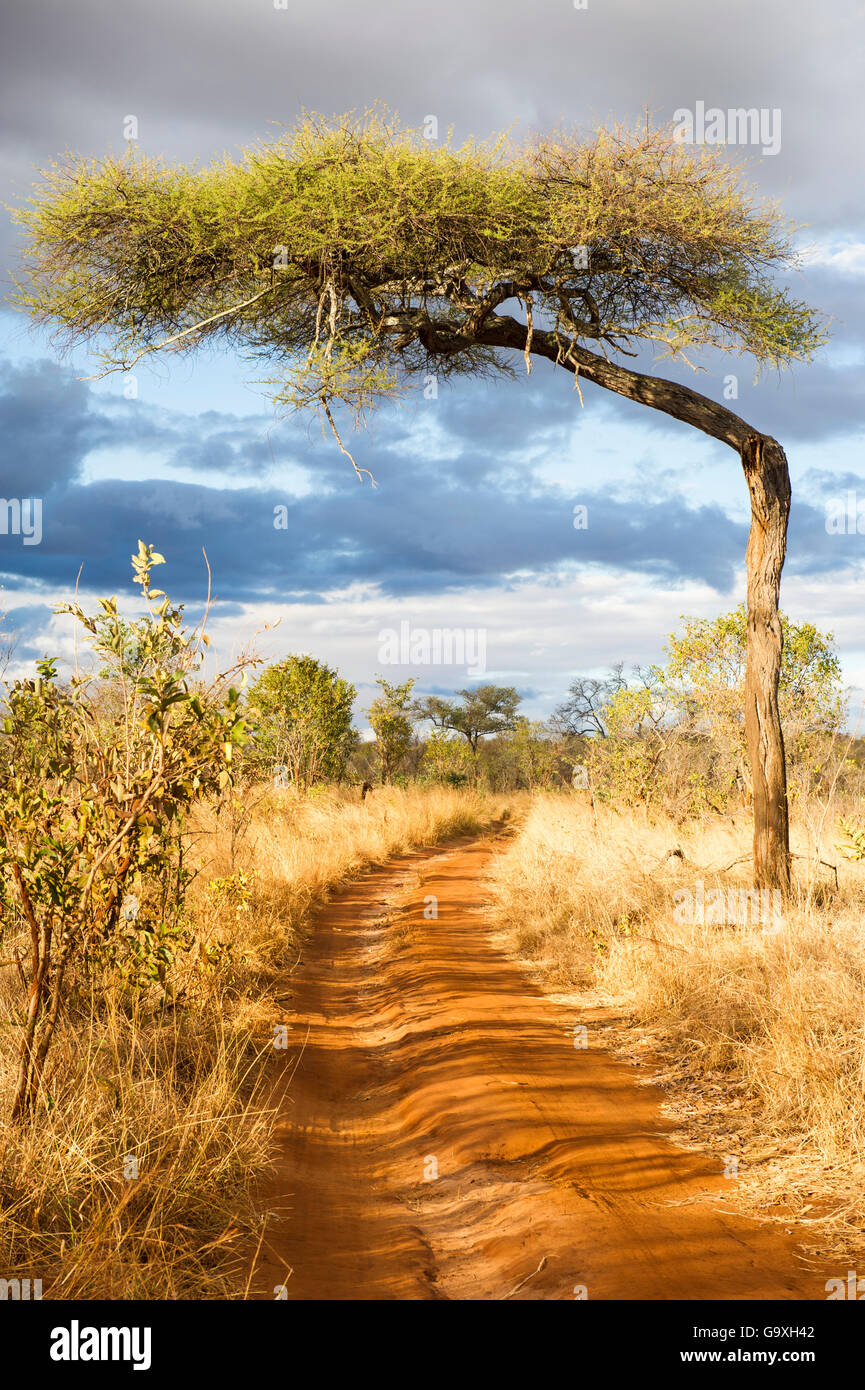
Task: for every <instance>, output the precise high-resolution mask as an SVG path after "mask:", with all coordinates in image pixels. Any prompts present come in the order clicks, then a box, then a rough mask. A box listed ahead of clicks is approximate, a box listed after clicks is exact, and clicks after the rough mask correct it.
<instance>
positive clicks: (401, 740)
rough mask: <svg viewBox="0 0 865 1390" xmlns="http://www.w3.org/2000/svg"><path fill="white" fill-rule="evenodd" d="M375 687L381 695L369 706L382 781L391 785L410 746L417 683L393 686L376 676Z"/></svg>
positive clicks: (408, 682)
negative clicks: (379, 687)
mask: <svg viewBox="0 0 865 1390" xmlns="http://www.w3.org/2000/svg"><path fill="white" fill-rule="evenodd" d="M376 684H377V685H379V686H381V695H378V696H376V698H375V699H374V700H373V702H372V704H371V705H370V707H369V722H370V724H371V725H372V729H373V732H374V734H375V737H376V744H377V748H378V756H379V766H380V768H381V779H382V781H383V782H392V781H393V779H394V776H395V774H396V773H397V771H398V770H399V766H400V764H401V763H402V762H403V760H404V758H405V757H406V755H407V753H408V751H409V748H410V747H411V741H412V735H413V732H414V725H413V722H412V703H411V692H412V689H413V688H414V684H415V682H414V680H413V679H412V680H407V681H403V683H402V685H392V684H390V682H388V681H386V680H385V679H384V677H383V676H377V677H376Z"/></svg>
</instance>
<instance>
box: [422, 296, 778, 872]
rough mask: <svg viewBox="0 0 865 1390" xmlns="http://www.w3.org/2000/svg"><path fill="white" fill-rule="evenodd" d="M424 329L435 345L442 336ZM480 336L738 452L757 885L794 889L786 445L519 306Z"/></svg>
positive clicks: (489, 319)
mask: <svg viewBox="0 0 865 1390" xmlns="http://www.w3.org/2000/svg"><path fill="white" fill-rule="evenodd" d="M421 338H422V340H423V341H424V342H425V345H428V346H429V347H430V348H431V350H435V346H436V344H435V339H434V335H433V336H431V337H430V336H428V337H427V338H426V339H424V338H423V334H422V335H421ZM476 341H478V342H481V343H484V344H486V345H487V346H489V347H502V348H513V349H514V350H516V351H519V352H522V353H525V352H526V351H527V350H529V349H530V350H531V352H533V353H534V354H535V355H537V356H540V357H545V358H547V360H548V361H550V362H553V363H554V364H555V365H557V366H561V367H564V368H565V369H566V370H569V371H574V370H575V368H579V373H580V377H581V378H582V380H584V381H592V382H594V383H595V384H596V385H597V386H602V387H603V388H604V390H606V391H614V392H615V393H616V394H617V395H619V396H624V397H626V399H628V400H632V401H638V402H639V403H640V404H641V405H647V406H649V407H650V408H651V409H652V410H659V411H662V412H663V413H664V414H665V415H670V416H672V417H673V419H675V420H682V421H684V423H685V424H688V425H693V426H694V428H695V429H698V430H702V431H703V433H704V434H708V435H710V436H711V437H712V438H713V439H719V440H721V442H722V443H724V444H727V445H729V447H730V448H731V449H735V450H736V452H737V453H738V454H739V456H740V458H741V460H742V467H743V469H744V472H745V478H746V481H747V483H748V491H749V492H750V494H751V530H750V534H749V536H748V554H747V570H748V651H747V658H746V664H745V735H746V738H747V742H748V756H749V761H750V763H751V776H752V780H753V795H754V884H755V887H758V888H779V889H780V890H781V891H782V892H788V891H789V888H790V857H789V856H790V837H789V827H788V821H787V771H786V765H785V762H784V736H783V734H782V732H781V718H780V714H779V711H778V679H779V676H780V674H781V644H782V636H781V619H780V615H779V613H778V595H779V591H780V586H781V568H782V566H783V564H784V554H785V552H786V549H787V518H788V516H789V514H790V474H789V472H788V469H787V458H786V456H785V454H784V450H783V449H782V448H781V446H780V444H778V443H777V441H776V440H774V439H772V438H770V437H769V436H768V435H763V434H758V433H757V432H756V431H754V430H753V429H752V427H751V426H750V425H747V424H746V423H745V421H744V420H742V419H741V418H740V417H739V416H738V415H736V414H734V413H733V411H732V410H729V409H728V408H727V407H726V406H724V405H721V404H720V403H719V402H718V401H713V400H711V399H710V397H708V396H703V395H701V394H700V392H698V391H694V390H693V389H692V387H690V386H684V385H682V384H681V383H679V382H674V381H666V380H665V379H664V378H663V377H657V376H649V375H648V374H646V373H643V372H635V371H632V370H631V368H630V367H624V366H621V365H620V364H619V363H618V362H611V361H610V360H609V358H608V357H607V356H599V355H598V354H597V353H594V352H590V351H589V349H588V348H585V347H583V346H582V344H580V343H578V342H576V341H575V340H572V339H568V341H567V343H566V347H567V353H566V354H565V353H564V352H563V344H562V340H561V337H560V335H559V334H558V333H552V332H547V331H545V330H542V329H534V330H533V332H532V333H531V335H529V330H528V328H527V326H526V325H525V324H521V323H519V322H518V321H517V320H516V319H514V318H512V317H511V316H510V315H502V314H488V315H487V316H486V319H485V324H484V327H483V329H482V330H481V331H480V332H479V333H477V334H476Z"/></svg>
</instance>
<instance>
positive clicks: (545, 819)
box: [0, 544, 865, 1298]
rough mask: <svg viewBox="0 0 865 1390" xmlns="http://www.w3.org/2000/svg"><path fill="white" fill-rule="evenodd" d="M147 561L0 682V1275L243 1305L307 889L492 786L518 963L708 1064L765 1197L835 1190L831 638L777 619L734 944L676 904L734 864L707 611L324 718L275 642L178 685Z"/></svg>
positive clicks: (846, 979) (720, 879) (836, 706)
mask: <svg viewBox="0 0 865 1390" xmlns="http://www.w3.org/2000/svg"><path fill="white" fill-rule="evenodd" d="M162 563H163V557H162V556H161V555H159V554H158V553H156V552H155V551H154V550H153V549H152V547H150V546H147V545H143V544H142V545H140V546H139V550H138V553H137V554H136V555H135V556H133V578H134V580H135V582H136V583H137V584H138V586H139V589H140V596H141V602H140V604H139V611H138V612H137V614H136V615H134V616H132V617H128V616H125V615H124V614H123V613H122V612H121V611H120V609H119V606H118V603H117V601H116V600H115V599H113V598H112V599H105V600H102V601H101V602H100V604H99V605H98V607H97V609H96V611H95V612H90V611H88V610H87V608H86V607H84V606H82V605H81V604H80V603H78V602H75V603H71V604H68V605H64V606H63V609H62V610H61V611H63V612H65V613H66V614H67V615H68V616H69V617H70V618H71V620H72V622H73V623H74V624H75V625H76V626H77V627H78V628H79V630H80V631H81V634H82V636H83V638H84V642H83V645H82V648H81V651H80V662H79V666H78V668H77V669H75V670H73V671H65V670H61V668H60V666H59V663H58V661H57V660H56V659H53V658H50V657H46V658H45V659H44V660H43V661H41V662H40V663H38V666H37V669H36V672H35V674H34V675H33V676H32V677H27V678H19V679H15V680H12V681H9V682H7V685H6V690H5V695H4V699H3V710H2V725H0V760H2V767H3V779H2V788H3V790H2V799H0V829H2V851H0V909H2V917H0V989H2V996H3V1004H2V1008H3V1018H4V1025H5V1026H4V1030H3V1034H2V1043H3V1047H2V1054H0V1096H2V1104H3V1105H4V1108H5V1110H6V1115H7V1123H6V1125H5V1126H4V1131H3V1140H2V1146H0V1253H2V1258H3V1263H4V1265H5V1266H6V1267H7V1268H11V1269H15V1270H16V1271H17V1273H18V1275H19V1277H34V1278H41V1277H44V1272H45V1270H46V1269H50V1270H51V1271H52V1272H53V1273H52V1278H51V1287H52V1296H60V1297H73V1296H84V1297H99V1296H107V1297H135V1296H142V1297H172V1298H177V1297H205V1298H208V1297H237V1298H241V1297H243V1296H244V1294H245V1292H246V1291H247V1285H248V1280H249V1273H250V1266H249V1250H250V1248H251V1246H254V1244H255V1241H256V1239H257V1238H258V1237H259V1236H260V1215H259V1213H258V1211H257V1208H256V1204H255V1199H254V1187H255V1181H256V1177H257V1176H259V1175H260V1174H261V1173H262V1172H263V1171H264V1169H265V1167H266V1165H267V1162H268V1154H269V1135H270V1129H271V1125H272V1122H273V1114H272V1112H271V1110H270V1109H269V1106H268V1103H267V1094H266V1090H265V1088H264V1083H263V1077H264V1073H265V1067H264V1062H265V1058H266V1057H267V1055H268V1053H269V1049H270V1048H271V1047H272V1036H273V1028H274V1025H275V1022H278V1021H279V1013H280V1005H279V1003H278V1001H277V994H278V992H279V984H280V980H281V979H282V978H283V976H284V972H285V970H286V969H288V968H290V966H291V964H292V962H293V961H294V960H295V959H296V958H297V954H298V948H299V944H300V943H301V941H302V939H303V936H304V933H305V932H306V931H307V930H308V929H309V925H310V921H311V916H312V913H313V911H314V909H315V907H316V905H317V904H319V903H321V902H323V901H324V900H325V899H326V898H327V896H328V895H329V893H331V892H332V891H333V889H334V888H336V887H338V886H339V885H340V884H341V883H343V882H344V881H345V880H346V879H347V878H349V877H351V876H353V875H356V874H357V873H359V872H361V871H362V870H363V869H364V868H365V867H367V866H369V865H371V864H375V863H380V862H383V861H384V860H385V859H386V858H387V857H388V856H390V855H392V854H394V853H397V852H402V851H406V850H410V849H412V848H415V847H420V846H424V845H430V844H435V843H437V842H440V841H442V840H444V839H446V838H448V837H449V836H452V835H454V834H458V833H461V832H466V831H471V830H481V829H483V828H485V827H489V826H491V825H493V824H494V823H496V824H497V823H500V821H501V817H502V814H503V813H504V812H505V811H506V809H508V808H519V811H520V823H519V828H518V831H517V834H516V836H515V837H514V839H513V841H512V843H511V845H510V847H509V848H508V849H507V850H506V852H505V853H504V854H503V855H501V856H499V857H498V858H497V860H496V863H495V869H494V875H493V884H494V897H495V900H496V904H497V920H498V921H499V923H500V924H503V925H504V926H505V927H506V928H507V929H508V931H509V932H510V933H511V936H512V940H513V942H514V945H515V948H516V949H517V950H519V951H520V952H521V953H522V954H523V955H524V956H525V957H526V958H527V959H528V960H530V961H531V962H532V963H533V964H534V966H535V967H537V969H538V970H539V971H540V975H541V977H542V978H543V980H544V982H545V984H547V985H549V986H551V987H555V988H562V987H567V988H574V987H575V986H580V987H581V986H585V985H587V984H590V985H592V986H593V987H594V988H596V989H601V990H603V991H606V992H607V993H610V994H613V995H616V996H618V997H620V998H622V999H625V1000H626V1001H627V1002H628V1005H629V1007H630V1008H631V1009H632V1010H633V1011H634V1015H635V1017H637V1018H639V1019H641V1020H643V1021H644V1022H645V1024H646V1026H647V1027H649V1028H650V1029H651V1030H652V1034H651V1036H652V1037H653V1038H654V1039H655V1041H656V1042H657V1043H658V1044H659V1045H660V1046H662V1047H669V1050H670V1052H671V1054H672V1055H673V1056H674V1057H675V1059H676V1061H675V1064H671V1072H672V1073H673V1074H674V1076H675V1079H676V1081H677V1084H678V1085H679V1087H680V1089H681V1087H682V1085H684V1084H685V1083H687V1084H688V1085H689V1086H692V1087H695V1088H697V1089H698V1090H699V1088H700V1087H701V1086H703V1087H704V1088H709V1087H710V1086H717V1085H718V1084H721V1087H722V1089H721V1096H722V1097H723V1098H724V1101H725V1102H729V1103H730V1104H734V1105H735V1109H736V1115H735V1118H736V1122H737V1126H739V1127H738V1128H737V1129H736V1135H737V1136H738V1137H737V1138H736V1143H738V1144H739V1145H740V1148H741V1149H742V1151H743V1152H744V1153H747V1152H748V1145H749V1144H751V1145H753V1144H757V1143H758V1141H759V1143H760V1144H762V1145H763V1149H762V1150H761V1153H762V1154H763V1157H765V1151H766V1144H767V1143H768V1142H769V1140H768V1139H767V1135H769V1136H771V1142H772V1144H774V1145H775V1149H773V1150H772V1152H773V1154H775V1152H776V1151H777V1158H778V1165H779V1166H777V1172H778V1173H779V1174H781V1177H779V1178H778V1181H779V1182H780V1181H782V1179H783V1181H784V1182H786V1183H788V1185H789V1184H790V1182H791V1181H792V1179H790V1176H789V1170H790V1162H791V1161H792V1160H791V1159H790V1154H791V1152H793V1151H795V1153H796V1163H797V1164H798V1165H799V1167H798V1168H797V1170H796V1171H797V1172H798V1173H800V1175H801V1176H802V1182H801V1183H800V1184H799V1187H796V1186H795V1183H794V1184H793V1188H794V1189H795V1191H797V1192H798V1191H800V1190H801V1191H802V1192H803V1193H805V1194H807V1191H808V1190H809V1189H808V1187H807V1184H808V1183H809V1182H813V1181H815V1179H814V1176H813V1175H814V1173H815V1171H817V1169H819V1166H820V1164H831V1165H832V1171H833V1174H834V1175H835V1176H834V1179H833V1181H835V1182H836V1183H837V1187H838V1192H839V1193H844V1192H847V1190H848V1186H849V1183H850V1182H851V1181H852V1176H851V1175H852V1173H853V1171H854V1168H855V1164H856V1163H858V1154H859V1144H860V1138H861V1121H862V1116H861V1113H860V1112H861V1103H860V1102H861V1095H860V1097H859V1099H858V1100H857V1099H856V1096H857V1095H859V1092H861V1075H862V1073H863V1068H865V1060H863V1054H862V1050H861V1040H860V1037H859V1031H858V1030H859V1025H858V1023H855V1019H856V1018H857V1010H859V1011H860V1012H859V1015H858V1016H859V1017H861V1006H862V1004H863V1002H865V1001H863V999H862V984H861V981H862V980H863V979H865V970H863V961H862V959H861V951H860V950H859V945H858V932H857V922H858V916H859V913H860V911H861V906H862V891H863V883H862V873H863V870H862V869H861V868H858V867H857V863H858V862H860V861H861V862H865V830H863V828H862V825H861V820H860V807H861V797H862V790H863V787H862V782H863V776H865V760H863V758H862V750H861V746H860V744H859V743H858V742H857V741H856V740H855V739H853V738H852V737H850V736H849V735H848V734H845V733H843V732H842V720H843V713H844V701H843V693H842V691H841V688H840V683H839V674H840V673H839V666H838V660H837V657H836V655H835V651H834V647H833V644H832V639H831V635H829V634H825V633H820V632H819V631H817V630H816V629H815V628H814V627H813V626H811V625H809V624H807V623H805V624H797V623H795V622H793V621H791V620H789V619H787V618H784V619H783V621H784V628H785V646H784V651H785V662H784V666H783V669H782V675H781V683H780V706H781V710H782V717H783V719H784V727H785V736H786V741H787V746H788V749H789V750H790V772H791V776H790V789H791V808H792V816H793V826H794V838H793V845H794V854H795V856H796V857H795V858H794V860H793V863H794V874H793V882H794V890H793V894H792V896H791V897H790V898H789V899H787V898H785V899H784V906H783V910H782V913H781V916H782V918H783V923H782V926H781V927H780V929H779V930H777V931H773V933H772V934H771V935H766V934H765V932H764V931H763V925H764V924H763V925H761V923H762V919H760V918H758V920H757V921H756V922H755V921H753V920H751V918H749V917H748V914H747V911H744V912H743V913H738V910H737V911H734V913H733V919H732V924H731V922H730V921H729V920H728V916H727V915H725V914H724V913H722V914H721V916H720V919H718V914H717V912H716V913H714V915H713V914H712V913H706V912H703V914H702V917H701V918H700V919H699V920H697V919H696V918H695V917H694V914H693V913H692V914H691V916H690V917H689V916H688V914H687V913H685V914H684V916H683V914H682V913H681V912H680V911H678V908H677V903H678V901H679V900H678V899H677V898H676V897H675V894H676V892H677V891H678V890H680V889H681V890H682V891H683V892H684V893H685V895H686V897H687V894H688V893H692V894H693V893H695V892H696V891H697V890H696V887H695V884H696V883H697V881H699V883H700V884H702V885H703V887H702V888H701V890H700V891H701V892H702V893H703V894H704V898H705V897H706V896H707V895H708V896H710V895H711V893H712V892H713V891H714V890H715V889H716V888H719V887H720V888H721V889H722V890H723V892H724V893H726V892H728V890H732V891H733V892H734V896H735V893H736V892H738V891H739V890H740V889H742V888H743V885H746V884H747V883H748V882H750V881H751V880H750V879H749V875H748V871H747V869H746V867H745V864H746V861H747V859H748V855H747V848H746V844H745V840H746V836H747V828H748V823H749V819H750V815H751V806H750V796H751V788H750V782H749V777H748V762H747V756H746V748H745V739H744V733H743V727H742V713H741V711H742V686H743V681H744V664H745V647H746V622H745V615H744V611H743V610H742V609H741V608H740V609H736V610H734V611H732V612H730V613H727V614H724V615H722V616H720V617H719V618H717V619H715V620H713V621H707V620H704V619H700V620H696V619H683V620H682V623H681V625H680V627H679V629H678V630H677V632H675V633H674V634H672V635H671V637H670V639H669V642H668V646H667V651H666V660H665V662H664V663H663V664H660V665H657V666H653V667H651V668H635V669H633V670H626V668H625V666H624V665H623V664H622V665H619V666H617V667H616V668H614V669H613V670H612V671H611V672H610V673H609V675H608V676H606V677H597V676H582V677H575V678H574V680H573V681H572V684H571V686H570V689H569V690H568V691H567V693H566V694H565V693H564V692H563V694H564V698H563V699H562V701H561V703H560V705H559V707H558V708H557V709H556V710H555V712H554V714H553V715H552V716H551V718H550V719H549V720H546V721H539V720H531V719H529V718H528V717H526V716H525V715H523V714H522V713H521V712H520V706H521V704H522V701H521V699H520V696H519V693H518V691H517V690H515V689H514V688H512V687H499V686H496V685H494V684H492V683H483V684H480V683H479V684H475V685H473V686H471V687H468V688H466V689H463V690H461V691H458V692H455V693H454V695H453V696H451V697H444V696H441V695H434V696H431V695H423V694H417V693H416V692H415V686H416V684H417V681H416V680H415V679H410V680H407V681H404V682H401V683H400V682H392V681H388V680H386V679H385V678H384V677H380V678H379V681H378V688H379V692H380V693H379V694H378V695H376V696H375V697H374V698H373V699H372V701H371V703H370V704H369V706H368V707H367V708H366V709H365V710H357V709H356V707H355V705H356V693H355V690H354V688H353V687H352V686H351V684H350V683H349V682H347V681H346V680H345V679H344V678H343V677H341V676H340V674H339V673H338V672H337V671H335V670H332V669H330V668H329V667H327V666H326V665H325V664H323V663H321V662H320V661H318V660H317V659H316V658H314V657H313V656H310V655H308V654H307V655H292V654H290V655H288V656H286V657H284V658H282V659H279V660H276V661H273V662H270V663H265V662H262V661H260V660H257V659H256V658H255V657H253V656H248V657H245V658H243V659H241V660H240V661H239V662H238V663H237V665H236V666H235V667H234V668H233V669H232V670H230V671H227V672H223V673H221V674H220V675H219V676H217V677H216V678H211V679H208V680H205V679H204V676H203V669H204V668H203V657H204V654H205V652H206V650H207V644H208V638H207V632H206V624H207V614H206V613H205V616H204V618H203V619H202V621H201V622H199V623H198V624H197V625H195V626H192V625H190V624H189V623H188V622H187V620H186V617H185V614H184V610H183V608H182V607H181V606H175V605H174V604H173V603H172V602H171V600H170V599H169V598H168V597H167V596H166V594H165V593H164V592H163V591H162V590H161V589H158V588H157V587H155V575H156V574H157V573H158V569H159V566H160V565H161V564H162ZM364 715H366V718H367V720H368V726H369V733H368V736H367V737H366V738H364V737H362V735H361V732H360V731H359V729H358V724H359V723H363V716H364ZM575 774H576V775H575ZM572 784H573V785H572ZM746 896H747V895H746ZM689 901H690V899H689ZM694 901H696V899H694ZM701 901H703V899H701ZM725 901H726V900H725ZM736 901H737V902H738V899H737V900H736ZM758 902H759V895H758ZM746 906H747V904H746ZM698 916H699V914H698ZM752 916H753V914H752ZM773 921H774V917H773ZM815 1056H816V1057H818V1058H819V1059H820V1065H819V1066H818V1065H815ZM718 1077H720V1078H721V1082H720V1083H719V1082H718ZM857 1086H858V1087H859V1090H858V1091H857ZM705 1094H706V1095H709V1090H708V1089H705ZM712 1094H714V1092H713V1093H712ZM719 1104H720V1105H721V1108H723V1104H722V1102H719ZM730 1142H731V1144H732V1143H733V1138H732V1137H731V1140H730ZM760 1171H761V1174H764V1173H765V1164H764V1165H762V1166H761V1170H760ZM774 1171H775V1170H774V1169H773V1172H774ZM791 1190H793V1189H791ZM851 1200H852V1199H851ZM845 1201H846V1198H845ZM802 1202H803V1203H804V1195H803V1197H802ZM845 1210H847V1211H848V1217H849V1222H850V1224H851V1225H852V1226H855V1222H856V1220H857V1219H858V1217H857V1212H858V1207H857V1206H855V1204H854V1205H853V1206H852V1207H850V1208H849V1210H848V1209H847V1208H845ZM845 1219H846V1218H845Z"/></svg>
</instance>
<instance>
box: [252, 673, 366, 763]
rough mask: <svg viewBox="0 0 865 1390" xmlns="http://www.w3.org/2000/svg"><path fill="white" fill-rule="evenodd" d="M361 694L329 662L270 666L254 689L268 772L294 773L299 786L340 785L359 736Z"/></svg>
mask: <svg viewBox="0 0 865 1390" xmlns="http://www.w3.org/2000/svg"><path fill="white" fill-rule="evenodd" d="M356 693H357V692H356V690H355V688H354V686H353V685H350V684H349V683H348V681H345V680H343V679H342V678H341V677H340V676H339V675H338V674H337V673H336V671H332V670H331V668H330V667H329V666H326V665H325V664H324V662H321V661H317V660H316V659H315V657H312V656H289V657H287V658H286V659H285V660H284V661H280V662H277V663H276V665H274V666H269V667H268V668H267V670H266V671H264V672H262V674H261V676H260V677H259V678H258V680H257V681H256V682H255V684H254V685H253V686H252V689H251V690H250V694H249V707H250V711H251V713H252V714H253V716H254V718H255V721H256V732H255V749H256V753H257V755H258V757H259V760H260V761H263V762H264V764H265V765H266V767H267V768H268V770H270V769H271V768H272V766H273V764H274V763H276V764H280V765H283V766H284V767H286V768H287V769H288V776H289V778H290V780H291V781H292V782H294V783H295V784H296V785H298V786H301V787H303V788H304V789H305V790H308V789H309V788H310V787H311V786H312V785H313V783H315V782H320V781H339V780H340V779H341V778H342V777H343V776H344V774H345V766H346V761H347V759H348V756H349V754H350V753H351V751H352V749H353V747H354V745H355V742H356V735H355V732H354V730H353V729H352V723H351V711H352V706H353V704H354V699H355V695H356Z"/></svg>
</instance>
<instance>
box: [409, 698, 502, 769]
mask: <svg viewBox="0 0 865 1390" xmlns="http://www.w3.org/2000/svg"><path fill="white" fill-rule="evenodd" d="M457 697H458V698H457V700H447V699H444V698H443V697H442V696H440V695H428V696H426V697H425V698H424V699H422V700H418V701H417V702H416V704H415V706H414V712H415V714H416V715H417V717H418V718H419V719H427V720H429V721H430V723H431V724H432V725H433V728H435V729H441V730H442V732H445V731H447V730H452V731H453V732H454V733H457V734H462V736H463V738H465V739H467V740H468V744H469V747H470V748H471V750H472V752H473V753H477V751H478V743H479V742H480V740H481V739H482V738H483V736H484V735H485V734H503V733H507V732H509V731H510V730H511V729H513V728H514V726H515V724H516V719H517V708H518V706H519V704H520V698H521V697H520V696H519V695H518V694H517V692H516V690H514V688H513V686H512V685H478V686H475V687H474V688H473V689H469V690H458V691H457Z"/></svg>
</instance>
